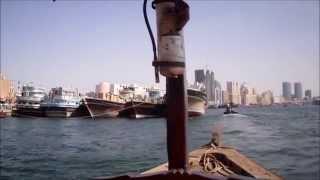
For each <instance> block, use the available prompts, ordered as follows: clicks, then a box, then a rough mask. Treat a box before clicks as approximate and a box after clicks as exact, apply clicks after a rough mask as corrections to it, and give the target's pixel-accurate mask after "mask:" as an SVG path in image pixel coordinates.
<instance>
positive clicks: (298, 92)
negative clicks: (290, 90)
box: [294, 82, 302, 99]
mask: <svg viewBox="0 0 320 180" xmlns="http://www.w3.org/2000/svg"><path fill="white" fill-rule="evenodd" d="M294 97H295V98H297V99H302V84H301V82H295V83H294Z"/></svg>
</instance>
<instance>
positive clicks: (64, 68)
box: [1, 1, 319, 96]
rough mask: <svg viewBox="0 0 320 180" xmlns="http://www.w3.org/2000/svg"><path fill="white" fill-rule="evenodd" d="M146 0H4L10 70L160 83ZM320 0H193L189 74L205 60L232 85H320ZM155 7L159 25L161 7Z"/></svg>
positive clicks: (13, 75)
mask: <svg viewBox="0 0 320 180" xmlns="http://www.w3.org/2000/svg"><path fill="white" fill-rule="evenodd" d="M141 5H142V3H141V2H140V1H132V2H128V1H126V2H116V1H110V2H109V1H108V2H103V1H102V2H99V1H94V2H82V1H81V2H80V1H76V2H71V1H57V2H55V3H52V2H35V1H26V2H18V1H13V2H10V1H1V61H2V70H3V72H4V73H5V75H6V76H7V77H9V78H10V79H13V80H15V81H18V80H20V81H22V82H30V81H33V82H35V83H36V84H42V85H43V86H45V87H55V86H59V85H62V86H72V87H77V88H79V89H80V90H82V91H90V90H92V89H94V87H95V85H96V84H97V83H99V82H101V81H107V82H114V83H137V84H153V83H154V73H153V68H152V66H151V61H152V50H151V44H150V42H149V41H150V40H149V37H148V35H147V31H146V27H145V25H144V22H143V18H142V12H141ZM318 5H319V2H316V1H307V2H299V1H297V2H296V1H293V2H282V1H281V2H241V1H239V2H238V1H233V2H207V1H201V3H198V2H194V1H191V2H190V6H191V16H192V20H191V21H190V23H189V24H188V25H187V26H186V28H185V43H186V57H187V78H188V81H189V83H190V84H192V83H193V82H194V70H195V69H205V68H206V69H211V70H213V72H214V73H215V78H216V79H218V80H219V81H220V82H221V84H222V86H223V87H222V88H223V89H225V83H226V82H227V81H237V82H239V83H242V82H246V83H248V84H249V85H250V86H251V87H256V88H257V90H258V91H259V92H262V91H264V90H268V89H270V90H272V91H273V92H274V94H275V95H281V83H282V82H283V81H290V82H302V84H303V88H304V89H311V90H312V94H313V95H314V96H317V95H319V77H318V75H319V61H318V60H319V50H318V49H319V42H318V39H319V16H318V15H319V6H318ZM148 12H149V19H150V21H151V25H152V27H153V29H155V24H154V20H155V16H154V12H153V10H152V9H151V8H149V9H148ZM227 12H228V13H227ZM270 12H272V13H270ZM128 17H130V21H128ZM208 19H209V22H208V21H207V20H208ZM204 20H205V21H204ZM261 20H263V21H261ZM262 22H263V23H262ZM128 27H130V28H128ZM154 31H155V30H154ZM124 52H125V53H124ZM126 63H127V64H126ZM164 84H165V79H164V78H161V87H164Z"/></svg>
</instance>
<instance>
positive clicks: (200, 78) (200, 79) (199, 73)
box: [194, 69, 205, 83]
mask: <svg viewBox="0 0 320 180" xmlns="http://www.w3.org/2000/svg"><path fill="white" fill-rule="evenodd" d="M194 75H195V82H196V83H204V81H205V76H204V70H203V69H197V70H195V71H194Z"/></svg>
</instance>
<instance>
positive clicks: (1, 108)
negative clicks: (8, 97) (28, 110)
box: [0, 101, 12, 118]
mask: <svg viewBox="0 0 320 180" xmlns="http://www.w3.org/2000/svg"><path fill="white" fill-rule="evenodd" d="M11 112H12V106H11V105H10V104H8V103H6V102H3V101H0V118H5V117H8V116H11Z"/></svg>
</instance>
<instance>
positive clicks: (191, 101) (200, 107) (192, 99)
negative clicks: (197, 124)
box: [187, 88, 207, 116]
mask: <svg viewBox="0 0 320 180" xmlns="http://www.w3.org/2000/svg"><path fill="white" fill-rule="evenodd" d="M187 95H188V115H189V116H202V115H204V114H205V113H206V110H207V95H206V94H205V93H204V92H202V91H201V90H200V89H196V88H188V89H187Z"/></svg>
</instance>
